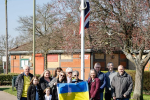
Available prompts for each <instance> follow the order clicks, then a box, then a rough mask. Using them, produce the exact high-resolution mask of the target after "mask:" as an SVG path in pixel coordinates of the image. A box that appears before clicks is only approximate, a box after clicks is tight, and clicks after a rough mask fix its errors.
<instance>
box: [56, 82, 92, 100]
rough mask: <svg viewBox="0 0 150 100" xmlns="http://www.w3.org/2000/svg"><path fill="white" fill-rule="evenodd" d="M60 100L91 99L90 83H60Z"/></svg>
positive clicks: (58, 88) (58, 86)
mask: <svg viewBox="0 0 150 100" xmlns="http://www.w3.org/2000/svg"><path fill="white" fill-rule="evenodd" d="M57 90H58V98H59V100H89V91H88V83H87V82H86V81H83V82H79V83H60V84H57Z"/></svg>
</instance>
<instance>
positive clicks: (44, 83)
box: [39, 77, 52, 91]
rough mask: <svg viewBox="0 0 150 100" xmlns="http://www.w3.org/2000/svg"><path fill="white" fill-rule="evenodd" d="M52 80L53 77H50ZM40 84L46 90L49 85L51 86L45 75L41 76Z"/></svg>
mask: <svg viewBox="0 0 150 100" xmlns="http://www.w3.org/2000/svg"><path fill="white" fill-rule="evenodd" d="M49 79H50V81H51V80H52V78H49ZM39 84H40V85H41V88H42V90H43V91H44V90H45V89H46V88H47V87H49V84H48V82H47V81H46V80H45V79H44V77H41V78H40V82H39Z"/></svg>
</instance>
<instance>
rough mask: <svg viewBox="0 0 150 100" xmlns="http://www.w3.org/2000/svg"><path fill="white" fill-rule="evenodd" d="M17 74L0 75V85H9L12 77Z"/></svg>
mask: <svg viewBox="0 0 150 100" xmlns="http://www.w3.org/2000/svg"><path fill="white" fill-rule="evenodd" d="M15 75H17V74H12V75H11V74H8V75H0V85H11V84H12V83H11V82H12V78H13V76H15Z"/></svg>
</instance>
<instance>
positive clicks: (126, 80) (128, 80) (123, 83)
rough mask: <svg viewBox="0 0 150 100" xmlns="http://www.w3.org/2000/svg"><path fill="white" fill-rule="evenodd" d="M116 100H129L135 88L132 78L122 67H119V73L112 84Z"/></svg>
mask: <svg viewBox="0 0 150 100" xmlns="http://www.w3.org/2000/svg"><path fill="white" fill-rule="evenodd" d="M111 87H112V91H113V94H112V96H113V99H114V100H129V98H130V94H131V92H132V88H133V82H132V77H131V76H130V75H128V74H127V73H126V72H125V71H124V67H123V66H122V65H119V66H118V73H117V75H115V76H114V77H113V79H112V82H111Z"/></svg>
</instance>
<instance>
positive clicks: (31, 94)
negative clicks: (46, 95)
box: [27, 76, 44, 100]
mask: <svg viewBox="0 0 150 100" xmlns="http://www.w3.org/2000/svg"><path fill="white" fill-rule="evenodd" d="M27 100H44V99H43V91H42V89H41V87H40V85H39V80H38V77H37V76H34V77H33V78H32V80H31V82H30V86H29V88H28V92H27Z"/></svg>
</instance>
